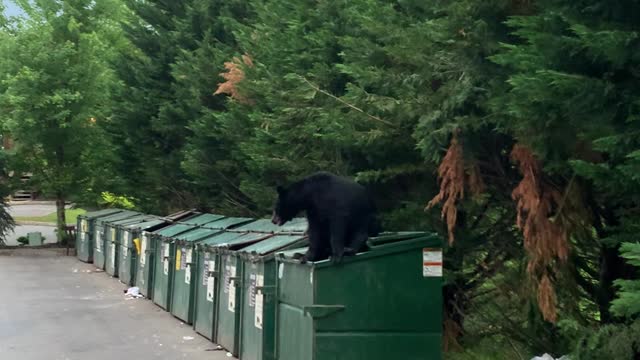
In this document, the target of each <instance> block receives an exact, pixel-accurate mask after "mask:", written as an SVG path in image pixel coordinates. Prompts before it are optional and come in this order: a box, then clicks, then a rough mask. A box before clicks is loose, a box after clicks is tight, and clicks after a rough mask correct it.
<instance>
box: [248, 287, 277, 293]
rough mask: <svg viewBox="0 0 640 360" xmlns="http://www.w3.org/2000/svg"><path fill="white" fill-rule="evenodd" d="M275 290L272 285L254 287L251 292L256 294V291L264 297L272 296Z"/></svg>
mask: <svg viewBox="0 0 640 360" xmlns="http://www.w3.org/2000/svg"><path fill="white" fill-rule="evenodd" d="M275 289H276V287H275V286H274V285H268V286H256V287H255V288H254V290H253V293H254V294H257V293H258V291H260V292H262V293H263V294H265V295H272V294H274V293H275Z"/></svg>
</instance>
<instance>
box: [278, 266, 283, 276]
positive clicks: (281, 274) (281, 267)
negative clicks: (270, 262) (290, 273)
mask: <svg viewBox="0 0 640 360" xmlns="http://www.w3.org/2000/svg"><path fill="white" fill-rule="evenodd" d="M283 275H284V263H280V265H279V266H278V279H282V276H283Z"/></svg>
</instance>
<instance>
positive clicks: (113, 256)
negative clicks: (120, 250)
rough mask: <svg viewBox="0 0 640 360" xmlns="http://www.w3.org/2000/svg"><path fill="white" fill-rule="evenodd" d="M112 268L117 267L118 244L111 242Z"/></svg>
mask: <svg viewBox="0 0 640 360" xmlns="http://www.w3.org/2000/svg"><path fill="white" fill-rule="evenodd" d="M110 260H111V269H115V268H116V244H115V243H111V259H110Z"/></svg>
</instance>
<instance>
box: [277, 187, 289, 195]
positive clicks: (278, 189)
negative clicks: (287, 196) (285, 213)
mask: <svg viewBox="0 0 640 360" xmlns="http://www.w3.org/2000/svg"><path fill="white" fill-rule="evenodd" d="M276 191H278V195H284V193H285V192H287V190H285V188H283V187H282V186H280V185H278V186H277V187H276Z"/></svg>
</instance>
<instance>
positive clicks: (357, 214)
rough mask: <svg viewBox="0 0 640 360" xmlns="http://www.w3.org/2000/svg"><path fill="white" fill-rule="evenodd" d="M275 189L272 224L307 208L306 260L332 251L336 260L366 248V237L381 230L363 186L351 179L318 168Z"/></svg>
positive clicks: (283, 222) (279, 223) (326, 255)
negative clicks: (276, 193)
mask: <svg viewBox="0 0 640 360" xmlns="http://www.w3.org/2000/svg"><path fill="white" fill-rule="evenodd" d="M277 191H278V199H277V201H276V204H275V206H274V209H273V217H272V219H271V221H272V222H273V223H274V224H277V225H283V224H285V223H286V222H287V221H289V220H291V219H293V218H294V217H295V216H296V215H297V214H298V213H300V212H302V211H305V212H306V215H307V220H308V222H309V229H308V234H309V243H310V246H309V250H308V251H307V254H306V255H305V260H308V261H318V260H322V259H326V258H327V257H329V256H330V255H331V259H332V261H333V262H336V263H338V262H340V261H342V258H343V256H344V255H355V254H356V253H358V252H360V251H363V250H365V248H366V241H367V239H368V237H369V236H376V235H378V234H379V233H380V231H381V226H380V223H379V221H378V219H377V216H376V209H375V206H374V204H373V201H372V200H371V198H370V197H369V195H368V194H367V191H366V189H365V188H364V187H363V186H362V185H360V184H358V183H356V182H354V181H352V180H350V179H347V178H344V177H339V176H336V175H333V174H331V173H328V172H318V173H315V174H313V175H311V176H308V177H306V178H304V179H302V180H300V181H298V182H296V183H294V184H292V185H291V186H290V187H288V188H283V187H281V186H278V188H277Z"/></svg>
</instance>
